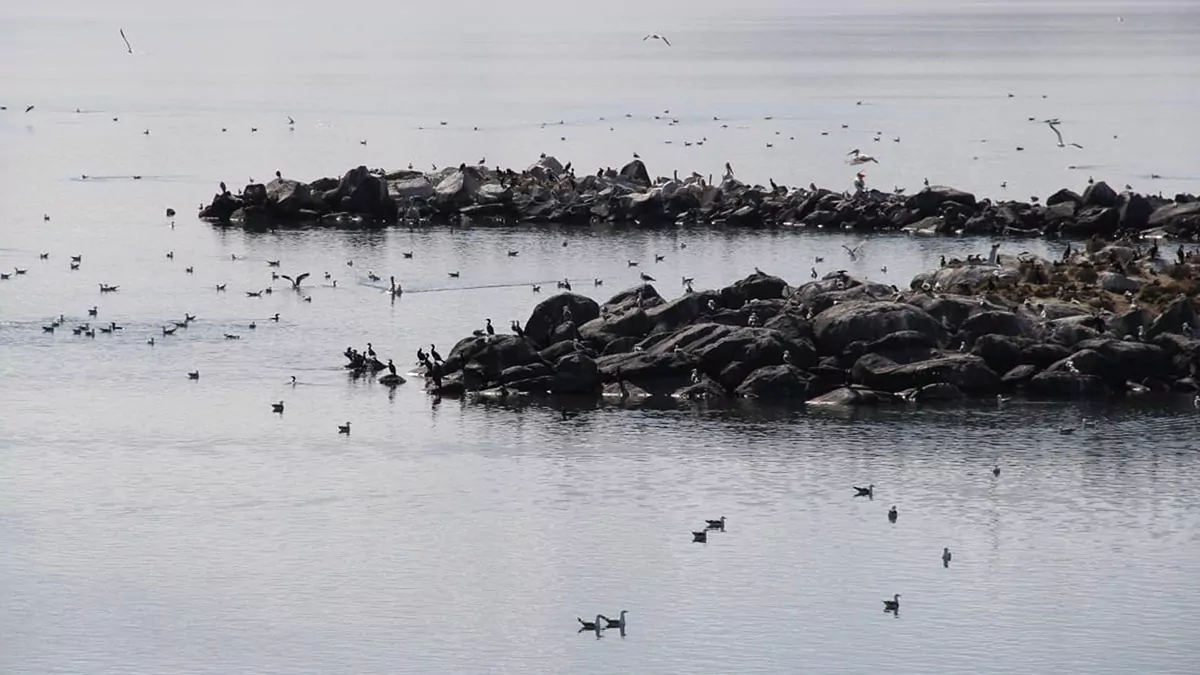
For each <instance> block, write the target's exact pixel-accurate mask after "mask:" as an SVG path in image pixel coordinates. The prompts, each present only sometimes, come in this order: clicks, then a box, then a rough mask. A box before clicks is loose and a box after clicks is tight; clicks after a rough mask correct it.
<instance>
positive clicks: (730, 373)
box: [430, 240, 1200, 405]
mask: <svg viewBox="0 0 1200 675" xmlns="http://www.w3.org/2000/svg"><path fill="white" fill-rule="evenodd" d="M1198 277H1200V253H1195V252H1192V253H1188V252H1186V251H1184V250H1183V249H1182V248H1180V249H1179V250H1177V251H1176V252H1175V255H1174V256H1170V255H1165V254H1164V255H1162V256H1160V255H1159V252H1158V251H1157V247H1152V248H1150V249H1149V250H1143V249H1139V248H1138V247H1137V245H1136V244H1134V243H1133V242H1116V243H1112V244H1107V243H1105V242H1102V241H1099V240H1093V241H1091V242H1089V244H1088V246H1087V247H1086V248H1085V249H1084V250H1081V251H1075V250H1072V249H1071V248H1070V247H1067V250H1066V251H1065V252H1064V255H1063V257H1062V259H1061V260H1045V259H1041V258H1038V257H1035V256H1031V255H1027V254H1021V255H1003V254H999V255H996V256H995V258H994V264H992V263H989V262H984V258H983V256H978V257H976V256H972V257H971V260H970V261H969V262H968V261H958V260H951V261H947V262H946V264H945V265H944V266H942V267H941V268H939V269H936V270H932V271H930V272H927V273H923V274H920V275H918V276H917V277H915V278H914V279H913V280H912V283H911V288H909V289H898V288H896V287H895V286H888V285H884V284H879V283H874V282H871V281H868V280H864V279H857V278H854V277H851V276H848V275H846V274H845V273H835V274H831V275H828V276H826V277H825V278H823V279H819V280H815V281H812V282H809V283H806V284H803V285H801V286H799V287H793V286H791V285H789V284H788V283H787V282H785V281H784V280H783V279H781V278H779V277H775V276H772V275H769V274H765V273H762V272H758V271H756V272H755V273H754V274H752V275H750V276H748V277H746V278H745V279H742V280H741V281H738V282H737V283H734V284H733V285H731V286H728V287H725V288H721V289H717V290H708V291H699V292H688V293H686V294H685V295H683V296H681V297H677V298H674V299H671V300H668V299H665V298H663V297H662V296H661V295H660V294H659V292H658V291H657V290H656V289H655V288H654V287H653V286H650V285H642V286H637V287H634V288H631V289H629V290H626V291H623V292H621V293H618V294H617V295H615V296H613V297H612V298H610V299H609V300H608V301H607V302H605V303H604V304H603V305H600V304H597V303H596V302H595V301H593V300H591V299H589V298H587V297H584V296H582V295H577V294H573V293H562V294H559V295H556V296H553V297H550V298H548V299H546V300H544V301H543V302H541V303H540V304H538V305H537V306H536V307H535V308H534V310H533V312H532V314H531V315H530V317H529V320H528V321H526V322H525V325H524V327H523V328H522V327H521V326H520V325H519V324H517V323H516V322H514V325H513V328H514V331H515V334H513V335H495V336H490V335H486V334H481V335H475V336H472V337H469V338H466V339H464V340H462V341H460V342H459V343H458V344H457V345H455V347H454V349H453V351H452V352H451V354H450V356H449V358H447V359H446V361H445V364H444V367H442V369H441V372H440V373H439V375H441V376H442V379H441V386H440V387H435V386H433V385H432V383H430V388H431V389H432V390H434V391H435V393H438V394H445V395H456V394H463V393H474V394H476V395H478V396H482V397H489V398H496V399H506V398H511V397H522V396H541V395H551V394H558V395H578V396H589V397H597V396H604V397H606V398H615V399H622V400H637V399H645V398H650V397H674V398H677V399H707V400H719V399H728V398H752V399H773V400H785V401H795V402H807V403H808V404H809V405H822V404H825V405H876V404H883V403H901V404H910V403H919V402H928V401H955V400H961V399H967V398H980V397H993V398H994V397H996V396H1003V395H1014V394H1016V395H1023V396H1028V397H1036V398H1079V397H1116V396H1125V395H1129V394H1139V393H1149V392H1181V393H1183V392H1196V391H1197V390H1198V389H1200V387H1198V379H1197V378H1198V377H1200V339H1197V328H1198V324H1197V317H1196V309H1197V293H1198V292H1200V285H1198V283H1197V281H1196V280H1197V278H1198ZM479 332H480V333H482V331H479Z"/></svg>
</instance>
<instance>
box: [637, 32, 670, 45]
mask: <svg viewBox="0 0 1200 675" xmlns="http://www.w3.org/2000/svg"><path fill="white" fill-rule="evenodd" d="M646 40H662V41H663V43H664V44H666V45H667V46H668V47H670V46H671V41H670V40H668V39H667V38H665V37H663V36H661V35H655V34H653V33H651V34H650V35H647V36H646V37H644V38H642V42H645V41H646Z"/></svg>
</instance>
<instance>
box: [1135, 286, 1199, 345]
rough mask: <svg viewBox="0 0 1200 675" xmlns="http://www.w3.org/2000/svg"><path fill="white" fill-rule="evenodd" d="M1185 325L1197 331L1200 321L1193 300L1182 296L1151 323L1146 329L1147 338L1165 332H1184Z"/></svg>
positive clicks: (1151, 338)
mask: <svg viewBox="0 0 1200 675" xmlns="http://www.w3.org/2000/svg"><path fill="white" fill-rule="evenodd" d="M1184 326H1187V327H1188V328H1189V329H1191V330H1193V331H1194V332H1195V329H1196V328H1198V327H1200V323H1197V321H1196V309H1195V307H1193V306H1192V302H1191V300H1189V299H1188V298H1187V297H1184V296H1180V297H1178V298H1175V299H1174V300H1172V301H1171V302H1170V303H1168V304H1167V306H1166V307H1164V308H1163V310H1162V313H1161V314H1159V315H1158V318H1156V319H1155V320H1154V321H1152V322H1151V323H1150V327H1149V328H1147V329H1146V339H1147V340H1153V339H1154V338H1156V337H1158V336H1159V335H1162V334H1163V333H1182V332H1183V331H1184Z"/></svg>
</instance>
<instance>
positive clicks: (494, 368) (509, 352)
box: [443, 335, 540, 383]
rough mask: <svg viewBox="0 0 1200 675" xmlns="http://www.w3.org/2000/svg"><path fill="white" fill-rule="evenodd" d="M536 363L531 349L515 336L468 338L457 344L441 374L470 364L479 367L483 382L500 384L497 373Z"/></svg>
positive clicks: (537, 359)
mask: <svg viewBox="0 0 1200 675" xmlns="http://www.w3.org/2000/svg"><path fill="white" fill-rule="evenodd" d="M539 360H540V359H539V357H538V354H537V352H536V351H534V349H533V345H532V344H530V343H529V341H528V340H525V339H522V338H519V337H517V336H515V335H496V336H493V337H490V338H488V337H470V338H466V339H464V340H461V341H459V343H458V344H456V345H455V346H454V349H452V350H450V355H449V356H448V357H447V358H446V364H445V366H444V367H443V372H445V373H446V374H447V375H449V374H452V373H454V372H456V371H457V370H460V369H462V368H464V367H466V366H467V365H468V364H473V365H476V366H478V368H479V372H480V373H481V374H482V376H483V378H484V381H485V382H488V383H491V382H496V381H497V380H499V379H500V373H502V372H504V371H505V370H507V369H509V368H512V367H514V366H524V365H528V364H530V363H534V362H536V361H539Z"/></svg>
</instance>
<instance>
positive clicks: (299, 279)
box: [292, 272, 309, 286]
mask: <svg viewBox="0 0 1200 675" xmlns="http://www.w3.org/2000/svg"><path fill="white" fill-rule="evenodd" d="M308 274H309V273H308V272H305V273H304V274H301V275H300V276H298V277H296V280H295V281H293V282H292V283H293V284H295V285H296V286H299V285H300V284H302V283H304V280H305V279H307V278H308Z"/></svg>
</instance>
